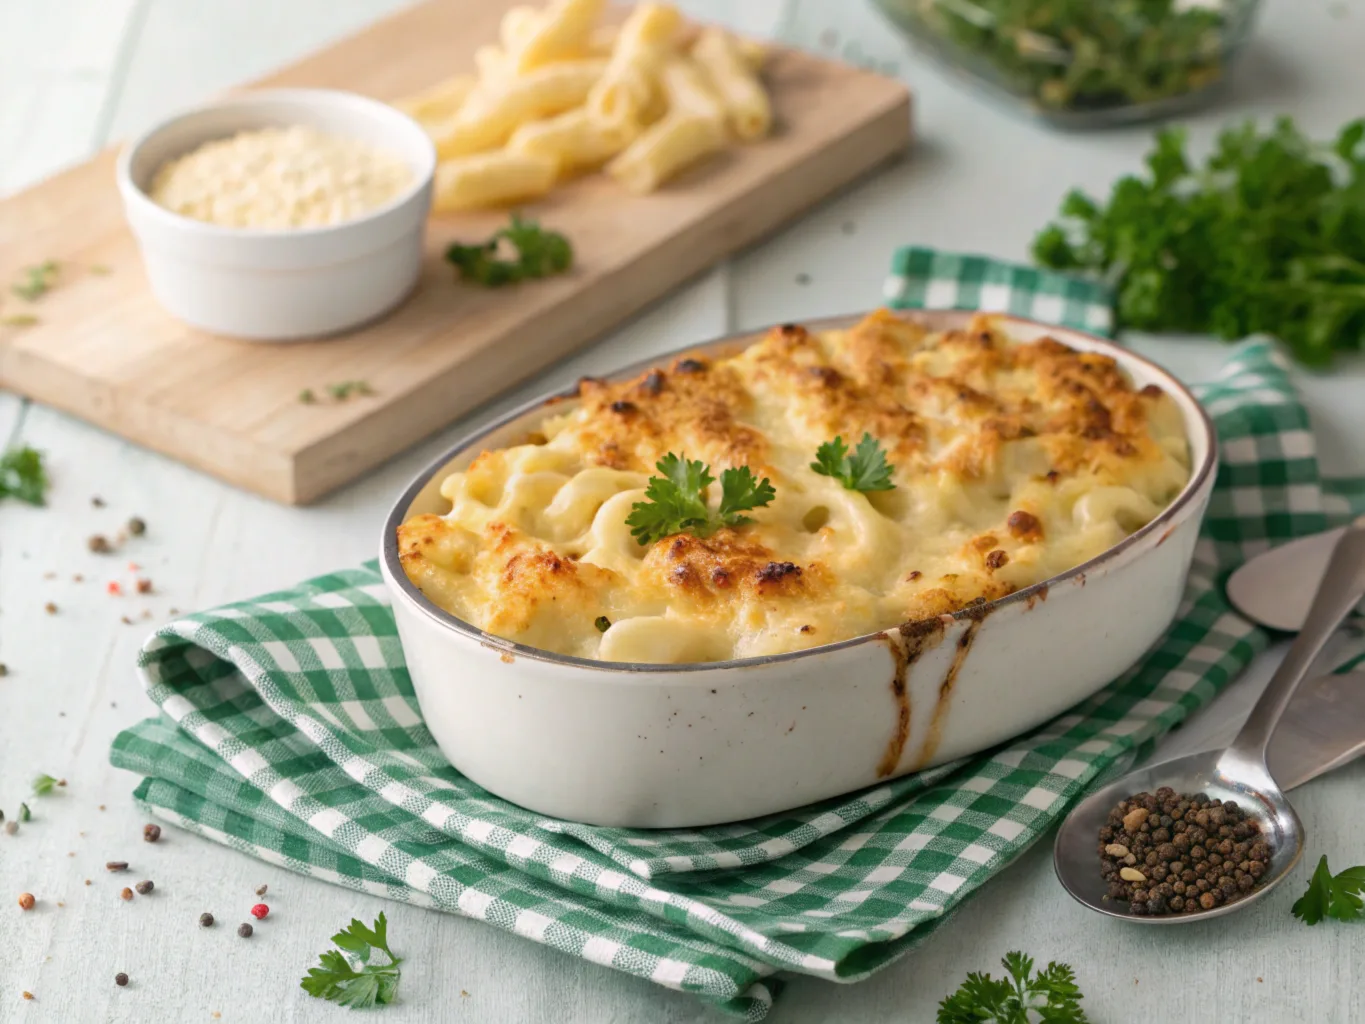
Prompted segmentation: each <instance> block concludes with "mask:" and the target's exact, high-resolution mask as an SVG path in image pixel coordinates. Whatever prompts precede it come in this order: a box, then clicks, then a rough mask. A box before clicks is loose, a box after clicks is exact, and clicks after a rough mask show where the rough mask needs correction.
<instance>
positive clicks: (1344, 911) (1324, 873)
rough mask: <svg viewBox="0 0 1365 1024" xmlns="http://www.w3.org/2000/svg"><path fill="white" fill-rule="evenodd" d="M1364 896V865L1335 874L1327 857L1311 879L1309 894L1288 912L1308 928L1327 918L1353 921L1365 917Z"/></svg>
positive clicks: (1319, 863) (1309, 881)
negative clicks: (1328, 863) (1363, 915)
mask: <svg viewBox="0 0 1365 1024" xmlns="http://www.w3.org/2000/svg"><path fill="white" fill-rule="evenodd" d="M1362 896H1365V866H1361V867H1354V868H1347V869H1346V870H1345V871H1343V872H1341V874H1339V875H1334V874H1332V869H1331V868H1329V867H1328V866H1327V858H1326V857H1325V856H1324V857H1323V858H1322V859H1321V860H1320V861H1318V866H1317V867H1316V868H1315V869H1314V870H1313V877H1312V878H1310V879H1309V880H1308V891H1307V892H1305V893H1304V894H1303V895H1302V896H1300V897H1299V898H1298V899H1297V900H1295V901H1294V905H1293V906H1292V907H1290V908H1289V909H1290V912H1291V913H1293V915H1294V916H1295V917H1297V918H1298V919H1299V920H1301V921H1302V922H1303V923H1304V924H1307V925H1314V924H1317V923H1318V922H1319V921H1321V920H1322V919H1323V918H1324V917H1334V918H1336V919H1337V920H1338V921H1354V920H1355V919H1356V918H1358V917H1360V916H1362V914H1365V899H1362Z"/></svg>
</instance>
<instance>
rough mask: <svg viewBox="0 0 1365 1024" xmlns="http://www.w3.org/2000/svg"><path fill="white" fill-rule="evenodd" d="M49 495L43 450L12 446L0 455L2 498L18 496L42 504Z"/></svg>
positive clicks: (30, 502)
mask: <svg viewBox="0 0 1365 1024" xmlns="http://www.w3.org/2000/svg"><path fill="white" fill-rule="evenodd" d="M46 495H47V471H46V470H45V469H44V468H43V455H42V452H38V451H34V450H33V449H32V448H11V449H10V450H9V451H7V452H5V453H4V454H3V455H0V498H6V497H8V498H18V499H19V500H20V501H26V502H28V503H29V504H30V505H41V504H43V500H44V498H45V496H46Z"/></svg>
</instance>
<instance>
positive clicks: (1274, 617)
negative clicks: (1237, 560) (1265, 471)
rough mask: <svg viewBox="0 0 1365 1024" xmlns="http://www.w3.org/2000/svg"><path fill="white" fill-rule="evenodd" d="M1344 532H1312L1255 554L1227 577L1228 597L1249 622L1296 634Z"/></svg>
mask: <svg viewBox="0 0 1365 1024" xmlns="http://www.w3.org/2000/svg"><path fill="white" fill-rule="evenodd" d="M1361 518H1362V519H1365V516H1362V517H1361ZM1357 522H1359V520H1357ZM1345 532H1346V531H1345V527H1341V528H1338V529H1335V530H1328V531H1326V532H1325V533H1315V534H1313V535H1312V536H1311V537H1300V538H1299V539H1298V540H1292V541H1290V542H1289V543H1288V544H1281V545H1280V546H1279V547H1277V548H1271V549H1270V550H1269V551H1266V552H1264V553H1263V554H1259V555H1257V556H1256V557H1255V558H1253V559H1251V560H1250V561H1248V562H1246V563H1245V564H1244V565H1242V566H1241V567H1240V568H1238V569H1237V571H1236V572H1234V573H1233V574H1232V575H1231V576H1229V577H1228V584H1227V593H1228V600H1229V601H1231V602H1232V604H1233V606H1234V607H1235V608H1236V609H1237V610H1238V611H1239V612H1241V613H1242V614H1243V615H1245V616H1246V617H1247V618H1249V619H1251V620H1252V621H1253V622H1258V623H1260V624H1261V625H1262V626H1269V627H1270V628H1271V629H1279V630H1283V631H1284V632H1286V633H1297V632H1298V631H1299V629H1300V627H1302V626H1303V620H1304V619H1305V618H1306V617H1307V615H1308V606H1309V605H1311V604H1312V603H1313V594H1314V593H1316V591H1317V586H1318V581H1319V580H1320V579H1322V574H1323V573H1325V572H1326V571H1327V561H1328V559H1330V558H1331V557H1332V549H1333V548H1334V547H1335V546H1336V543H1337V541H1338V540H1340V539H1341V535H1342V534H1343V533H1345Z"/></svg>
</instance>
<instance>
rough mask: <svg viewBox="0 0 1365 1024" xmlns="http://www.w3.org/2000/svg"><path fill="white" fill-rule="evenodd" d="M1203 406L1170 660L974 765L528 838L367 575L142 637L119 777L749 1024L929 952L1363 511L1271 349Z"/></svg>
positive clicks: (1095, 300)
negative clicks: (444, 738)
mask: <svg viewBox="0 0 1365 1024" xmlns="http://www.w3.org/2000/svg"><path fill="white" fill-rule="evenodd" d="M887 297H888V301H890V302H891V303H892V304H894V305H899V306H919V305H931V306H936V307H946V306H954V307H968V308H977V307H982V308H988V309H1007V310H1012V311H1015V312H1019V313H1021V314H1027V315H1030V316H1033V317H1035V318H1047V319H1051V320H1056V321H1058V322H1061V323H1067V324H1074V325H1076V326H1080V327H1086V328H1089V329H1090V330H1092V331H1096V330H1101V329H1104V328H1106V327H1107V326H1108V324H1109V323H1110V319H1109V316H1110V314H1109V305H1108V297H1107V295H1106V293H1105V292H1104V291H1103V290H1102V289H1100V288H1099V287H1098V286H1096V285H1093V284H1089V283H1086V282H1081V281H1077V280H1074V279H1071V278H1067V277H1063V276H1060V275H1055V274H1049V273H1045V272H1039V271H1036V270H1030V269H1028V268H1022V267H1014V266H1009V265H1006V264H1002V263H997V262H994V261H991V260H987V259H982V258H977V257H959V256H949V255H945V254H936V253H932V252H928V251H925V250H918V249H909V250H905V251H903V252H901V253H899V254H898V255H897V257H896V261H895V273H894V275H893V277H892V279H891V281H890V282H889V283H888V288H887ZM1202 399H1203V401H1204V403H1205V405H1206V407H1207V408H1208V410H1209V411H1210V413H1211V414H1212V415H1213V417H1214V420H1215V421H1216V423H1217V425H1218V430H1219V435H1220V441H1221V446H1222V455H1223V464H1222V470H1221V472H1220V474H1219V478H1218V482H1217V487H1216V490H1215V492H1214V495H1213V501H1212V506H1211V508H1210V511H1209V514H1208V518H1207V521H1206V523H1205V526H1204V532H1203V540H1202V541H1201V543H1200V545H1199V547H1198V552H1197V555H1196V563H1195V566H1194V570H1193V572H1192V573H1191V575H1190V582H1189V587H1188V590H1187V593H1186V595H1185V600H1184V603H1183V605H1182V607H1181V609H1180V612H1179V617H1178V620H1177V622H1176V623H1175V625H1174V626H1173V627H1172V628H1171V631H1170V633H1169V635H1168V636H1167V637H1166V639H1165V641H1164V642H1163V643H1162V644H1161V646H1160V647H1159V648H1157V649H1156V650H1155V651H1154V652H1153V653H1152V654H1151V655H1149V656H1148V657H1147V658H1146V659H1145V660H1144V661H1143V662H1142V663H1141V664H1140V665H1138V666H1136V667H1135V668H1134V669H1132V670H1131V671H1129V672H1128V673H1127V674H1126V675H1124V676H1123V677H1122V678H1120V679H1118V680H1117V681H1115V682H1114V683H1112V684H1111V685H1109V686H1108V687H1106V688H1105V689H1103V690H1101V691H1100V692H1099V693H1098V694H1096V695H1095V696H1094V697H1092V698H1090V699H1089V700H1086V701H1084V702H1082V703H1081V704H1079V705H1077V706H1076V707H1074V708H1072V709H1071V710H1070V711H1068V712H1067V713H1066V714H1064V715H1062V716H1061V717H1060V718H1058V719H1057V720H1055V721H1053V722H1051V723H1049V724H1047V725H1045V726H1043V727H1042V728H1040V729H1036V730H1034V731H1033V732H1032V733H1030V734H1028V735H1026V736H1022V737H1020V738H1018V739H1017V740H1015V741H1014V742H1012V743H1010V744H1008V745H1007V746H1005V747H1003V748H1000V749H997V750H995V751H993V752H991V753H988V754H984V755H982V756H979V757H975V758H969V759H966V760H963V761H959V762H957V763H955V764H951V765H946V766H943V767H939V768H936V769H933V770H931V771H926V772H922V773H920V774H918V775H912V776H908V777H906V778H902V779H897V780H894V781H892V782H888V783H886V784H884V785H879V786H876V787H875V788H873V789H870V790H867V791H865V792H862V793H856V794H853V795H850V796H847V797H842V798H838V799H833V800H829V801H826V802H824V803H822V804H819V805H816V806H813V807H807V808H803V809H801V810H798V811H793V812H790V813H786V814H778V815H773V816H771V817H767V818H762V819H758V820H754V821H747V822H740V823H737V824H733V825H726V826H722V827H714V828H699V829H670V830H663V831H644V830H631V829H618V828H596V827H591V826H587V825H583V824H578V823H574V822H569V821H559V820H555V819H552V818H547V817H545V816H543V815H539V814H533V813H531V812H529V811H526V810H523V809H522V808H519V807H516V806H514V805H512V804H509V803H506V802H505V801H503V800H500V799H498V798H497V797H495V796H493V795H492V794H491V793H488V792H487V791H485V790H483V789H480V788H479V787H478V786H476V785H474V784H473V783H472V782H470V781H469V780H468V779H465V778H463V777H462V776H461V775H460V774H459V773H457V772H456V771H455V770H454V769H453V768H451V766H450V765H449V764H448V763H447V761H446V760H445V758H444V757H442V756H441V753H440V751H439V750H437V748H436V746H435V744H434V743H433V742H432V739H431V735H430V734H429V733H428V732H427V730H426V728H425V727H424V726H423V723H422V717H421V712H420V710H419V708H418V706H417V702H416V700H415V699H414V697H413V691H412V685H411V682H410V680H409V678H408V674H407V671H406V668H405V666H404V661H403V651H402V648H401V647H400V645H399V642H398V636H397V633H396V631H395V628H394V620H393V615H392V613H391V611H390V608H389V603H388V597H387V595H386V592H385V589H384V586H383V584H382V583H381V581H380V578H379V575H378V573H377V571H376V570H375V568H374V567H373V565H369V566H365V567H362V568H357V569H346V570H342V571H340V572H337V573H334V574H331V575H327V576H321V577H319V578H317V579H313V580H309V581H308V582H306V583H303V584H301V585H299V586H298V587H296V588H294V589H291V590H287V591H282V592H279V593H273V594H267V595H265V596H262V597H258V598H256V599H254V600H250V601H243V602H241V603H239V604H233V605H228V606H226V607H223V608H218V609H215V610H213V611H208V612H203V613H201V614H197V615H188V616H185V617H183V618H180V619H177V620H176V621H174V622H171V623H169V624H167V625H166V626H164V627H162V628H161V629H160V630H158V631H157V633H156V634H155V635H154V636H153V637H152V638H151V639H150V640H148V641H147V643H146V645H145V646H144V648H143V650H142V653H141V657H140V661H139V667H140V670H141V672H142V675H143V678H144V679H145V681H146V685H147V695H148V696H149V697H150V698H151V700H152V701H153V703H155V704H156V706H157V707H158V708H159V710H160V714H159V715H158V716H157V717H154V718H149V719H147V720H146V721H144V722H142V723H141V724H139V725H137V726H135V727H134V728H132V729H129V730H127V731H126V732H124V733H122V734H120V735H119V736H118V738H117V739H116V740H115V742H114V747H113V752H112V760H113V763H114V765H116V766H117V767H120V768H126V769H129V770H131V771H134V772H137V773H139V774H141V775H143V776H144V777H145V778H144V781H143V782H142V784H141V785H140V786H138V788H137V791H136V798H137V799H138V800H139V801H141V802H142V803H143V804H145V805H146V807H147V808H149V809H150V811H151V812H152V813H153V814H155V815H157V816H159V817H161V818H164V819H166V820H168V821H170V822H173V823H175V824H177V825H180V826H182V827H184V828H186V829H189V830H190V831H192V832H196V833H198V834H200V835H203V836H207V837H208V838H210V839H212V840H214V841H216V842H220V843H224V844H226V845H229V846H232V847H234V848H236V849H239V850H241V851H243V852H245V853H248V854H250V855H252V856H254V857H258V858H260V859H262V860H265V861H268V862H270V863H273V864H276V865H279V866H281V867H286V868H289V869H291V870H293V871H297V872H300V873H302V874H306V875H311V876H313V877H316V878H322V879H326V880H328V881H331V882H335V883H337V884H339V885H345V886H349V887H351V888H354V889H357V890H363V891H365V892H370V893H375V894H378V895H381V896H388V897H390V898H392V899H396V900H402V901H405V902H409V903H415V904H420V905H422V906H428V907H432V908H435V909H438V910H444V911H449V912H453V913H459V914H464V915H467V916H469V917H474V918H478V919H480V920H483V921H487V922H488V923H490V924H492V925H495V926H497V927H499V928H504V929H506V930H508V931H512V932H515V933H517V934H518V935H523V936H525V937H526V938H528V939H531V940H533V941H536V942H542V943H545V944H546V945H549V946H553V947H554V948H556V949H560V950H563V951H564V952H566V953H570V954H572V955H574V956H579V957H583V958H584V959H586V960H590V961H592V962H594V963H599V964H603V965H606V966H610V967H614V968H616V969H618V970H621V971H625V972H627V973H629V974H632V975H636V976H638V977H642V978H648V979H650V980H652V981H655V982H658V983H659V984H661V985H666V986H668V987H670V988H676V989H682V990H685V991H689V992H695V993H696V994H697V995H698V996H700V997H702V998H704V999H706V1000H709V1001H712V1002H714V1003H715V1004H718V1005H719V1006H721V1007H722V1008H724V1009H725V1010H728V1011H730V1012H732V1013H734V1014H737V1015H739V1016H742V1017H744V1018H746V1019H748V1020H759V1019H761V1018H763V1017H764V1016H765V1015H766V1014H767V1012H768V1009H769V1007H770V1006H771V1004H772V1000H773V998H774V996H775V995H776V993H777V991H778V988H779V986H780V981H779V979H777V978H776V977H775V976H776V975H778V974H780V973H782V972H800V973H804V974H810V975H815V976H817V977H822V978H828V979H830V980H831V981H843V982H849V981H857V980H858V979H861V978H865V977H867V976H868V975H869V974H871V973H873V972H874V971H877V970H879V969H880V968H882V967H885V966H886V965H887V964H889V963H890V962H891V961H893V960H895V959H896V958H897V957H899V956H901V955H903V954H904V953H905V952H906V951H907V950H909V949H911V948H912V947H914V946H915V945H916V944H917V943H919V942H921V941H923V939H924V938H925V937H926V936H927V935H929V934H930V933H931V932H932V931H933V930H934V929H935V928H936V927H937V926H938V925H939V924H941V923H942V922H943V921H944V920H945V919H946V917H947V916H948V915H949V914H950V913H951V912H952V911H953V910H954V909H955V908H956V907H957V906H958V905H960V904H961V903H962V901H963V900H965V899H966V898H967V897H969V896H970V895H971V894H972V893H973V892H975V891H976V890H977V889H978V888H979V887H980V886H981V884H982V883H983V882H985V881H986V880H987V879H988V878H990V877H991V876H993V875H994V874H996V873H997V872H999V871H1001V870H1002V869H1003V868H1005V867H1006V866H1007V865H1008V864H1009V863H1010V862H1011V861H1013V860H1014V859H1015V858H1016V857H1017V856H1018V855H1019V854H1020V853H1021V852H1022V851H1023V850H1024V849H1026V848H1027V847H1028V846H1029V845H1030V844H1031V843H1033V842H1035V841H1036V840H1037V839H1038V838H1039V837H1040V836H1042V835H1043V834H1044V833H1045V832H1046V831H1047V830H1048V828H1049V826H1051V825H1052V824H1053V823H1054V822H1055V821H1056V820H1057V819H1058V818H1059V817H1060V816H1061V815H1062V814H1063V813H1064V812H1065V811H1066V810H1067V808H1068V807H1070V806H1071V804H1072V803H1073V802H1075V800H1076V799H1077V798H1078V797H1079V796H1080V795H1081V793H1082V792H1083V791H1084V790H1085V788H1086V787H1087V785H1088V784H1090V783H1091V782H1092V781H1093V780H1095V779H1096V777H1097V776H1099V775H1100V774H1101V773H1103V772H1105V771H1106V770H1108V769H1110V768H1111V767H1112V766H1114V765H1115V764H1116V763H1117V762H1119V761H1120V760H1121V759H1125V758H1129V757H1131V756H1133V755H1134V754H1135V753H1138V752H1140V751H1142V750H1144V749H1147V748H1150V746H1151V744H1153V743H1154V742H1155V741H1156V740H1157V739H1158V738H1159V737H1160V736H1162V735H1163V734H1164V733H1165V732H1166V731H1167V730H1169V729H1170V728H1171V727H1172V726H1173V725H1175V724H1176V723H1178V722H1180V721H1181V720H1182V719H1184V718H1185V717H1186V716H1187V715H1188V714H1189V713H1190V712H1191V711H1194V710H1195V709H1197V708H1200V707H1202V706H1204V705H1206V704H1207V703H1209V701H1211V700H1212V699H1213V697H1214V696H1215V695H1216V694H1217V693H1218V692H1219V691H1220V690H1221V689H1222V688H1223V687H1224V686H1226V685H1227V684H1228V683H1229V682H1230V681H1231V680H1232V679H1234V678H1235V677H1236V676H1237V675H1238V673H1240V672H1241V671H1242V670H1243V669H1244V668H1245V667H1246V665H1247V664H1248V662H1250V661H1251V659H1252V658H1253V657H1254V656H1255V655H1256V654H1257V653H1258V652H1259V651H1261V650H1262V649H1263V648H1264V647H1265V646H1266V644H1267V641H1268V636H1267V634H1266V633H1265V632H1263V631H1262V630H1260V629H1258V628H1255V627H1253V626H1252V625H1251V624H1250V623H1248V622H1247V621H1245V620H1244V619H1242V618H1241V617H1239V616H1238V615H1237V614H1235V613H1234V612H1233V610H1232V608H1231V607H1230V606H1229V605H1228V603H1227V601H1226V600H1225V598H1224V596H1223V594H1222V591H1221V589H1220V586H1219V583H1220V581H1221V579H1222V578H1223V577H1224V576H1225V575H1226V574H1227V572H1228V571H1229V570H1230V569H1231V568H1232V567H1234V566H1236V565H1238V564H1239V563H1240V562H1242V561H1243V560H1244V559H1245V558H1246V557H1247V556H1248V555H1250V554H1254V553H1256V552H1259V551H1261V550H1263V549H1264V548H1265V547H1267V546H1268V545H1270V544H1273V543H1276V542H1279V541H1282V540H1285V539H1288V538H1290V537H1293V536H1297V535H1300V534H1305V533H1311V532H1313V531H1317V530H1322V529H1324V528H1326V527H1328V526H1330V525H1332V524H1334V523H1337V522H1341V521H1343V520H1344V519H1345V518H1346V517H1347V516H1349V515H1350V514H1352V513H1354V512H1356V511H1359V510H1361V509H1365V481H1345V482H1342V481H1338V482H1336V483H1330V484H1329V483H1325V482H1324V481H1322V480H1321V479H1320V478H1319V474H1318V468H1317V463H1316V460H1315V458H1314V445H1313V435H1312V432H1311V430H1310V427H1309V422H1308V416H1307V414H1306V412H1305V410H1304V408H1303V406H1302V405H1301V404H1300V403H1299V401H1298V399H1297V397H1296V396H1295V394H1294V390H1293V388H1292V387H1291V385H1290V382H1289V379H1288V377H1287V375H1286V373H1285V369H1284V366H1283V365H1282V364H1281V362H1280V361H1279V357H1278V356H1277V355H1276V353H1275V352H1274V350H1273V348H1272V346H1271V345H1270V344H1269V343H1268V342H1249V343H1243V344H1242V345H1241V346H1240V347H1238V348H1237V349H1235V350H1234V351H1233V353H1232V355H1231V358H1230V359H1229V361H1228V364H1227V367H1226V369H1225V370H1224V371H1223V373H1222V374H1221V376H1220V377H1219V379H1218V380H1216V381H1214V382H1213V383H1211V384H1209V385H1208V386H1207V387H1205V388H1204V389H1203V390H1202ZM1025 682H1027V681H1026V680H1025ZM830 684H831V685H837V681H836V680H831V682H830ZM1058 898H1060V896H1059V897H1058Z"/></svg>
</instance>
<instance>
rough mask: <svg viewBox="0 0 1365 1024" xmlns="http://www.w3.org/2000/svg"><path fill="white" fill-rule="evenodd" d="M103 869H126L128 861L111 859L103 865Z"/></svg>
mask: <svg viewBox="0 0 1365 1024" xmlns="http://www.w3.org/2000/svg"><path fill="white" fill-rule="evenodd" d="M104 870H105V871H127V870H128V862H127V861H126V860H111V861H109V862H107V863H106V864H105V865H104Z"/></svg>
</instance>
